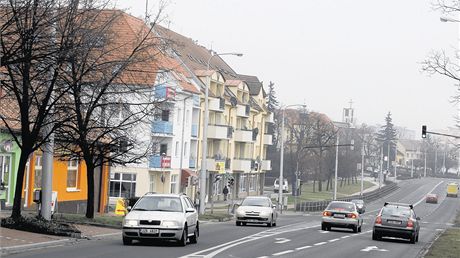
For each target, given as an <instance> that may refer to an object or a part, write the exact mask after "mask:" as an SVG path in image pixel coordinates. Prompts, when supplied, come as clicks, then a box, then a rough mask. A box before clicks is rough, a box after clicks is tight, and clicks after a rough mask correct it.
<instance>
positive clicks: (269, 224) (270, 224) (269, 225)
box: [267, 217, 273, 228]
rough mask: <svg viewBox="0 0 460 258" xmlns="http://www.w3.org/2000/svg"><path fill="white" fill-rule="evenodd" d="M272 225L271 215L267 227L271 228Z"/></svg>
mask: <svg viewBox="0 0 460 258" xmlns="http://www.w3.org/2000/svg"><path fill="white" fill-rule="evenodd" d="M272 226H273V217H272V219H271V220H270V222H268V223H267V227H269V228H271V227H272Z"/></svg>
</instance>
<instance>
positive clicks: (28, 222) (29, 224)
mask: <svg viewBox="0 0 460 258" xmlns="http://www.w3.org/2000/svg"><path fill="white" fill-rule="evenodd" d="M1 226H2V227H4V228H11V229H17V230H22V231H28V232H33V233H40V234H47V235H55V236H74V235H75V234H81V232H80V230H78V229H77V228H76V227H75V226H74V225H71V224H67V223H60V222H56V221H48V220H44V219H42V218H37V217H20V218H18V219H13V218H11V217H9V218H2V219H1Z"/></svg>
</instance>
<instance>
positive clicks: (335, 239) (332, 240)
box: [328, 238, 340, 243]
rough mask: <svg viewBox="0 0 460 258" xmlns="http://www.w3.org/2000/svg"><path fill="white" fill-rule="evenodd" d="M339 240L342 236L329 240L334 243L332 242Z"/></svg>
mask: <svg viewBox="0 0 460 258" xmlns="http://www.w3.org/2000/svg"><path fill="white" fill-rule="evenodd" d="M339 240H340V238H334V239H331V240H329V241H328V242H329V243H332V242H335V241H339Z"/></svg>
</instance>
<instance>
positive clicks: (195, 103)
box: [193, 95, 200, 108]
mask: <svg viewBox="0 0 460 258" xmlns="http://www.w3.org/2000/svg"><path fill="white" fill-rule="evenodd" d="M193 107H194V108H200V95H193Z"/></svg>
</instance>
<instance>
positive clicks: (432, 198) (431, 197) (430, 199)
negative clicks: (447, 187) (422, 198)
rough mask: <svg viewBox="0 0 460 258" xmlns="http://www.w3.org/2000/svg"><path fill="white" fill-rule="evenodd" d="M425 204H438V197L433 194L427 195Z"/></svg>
mask: <svg viewBox="0 0 460 258" xmlns="http://www.w3.org/2000/svg"><path fill="white" fill-rule="evenodd" d="M426 203H438V195H437V194H433V193H430V194H427V195H426Z"/></svg>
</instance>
